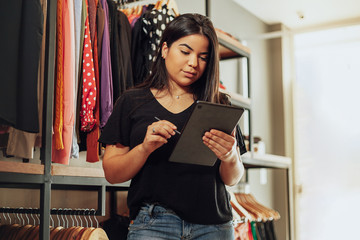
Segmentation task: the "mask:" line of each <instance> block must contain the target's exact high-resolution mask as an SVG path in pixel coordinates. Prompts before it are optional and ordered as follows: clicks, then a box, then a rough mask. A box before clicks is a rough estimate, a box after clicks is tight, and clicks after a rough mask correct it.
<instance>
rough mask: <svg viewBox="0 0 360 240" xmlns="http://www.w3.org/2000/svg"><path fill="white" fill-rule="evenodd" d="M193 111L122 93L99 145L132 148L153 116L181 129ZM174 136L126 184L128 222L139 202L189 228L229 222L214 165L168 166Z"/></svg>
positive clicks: (142, 93) (145, 93) (139, 92)
mask: <svg viewBox="0 0 360 240" xmlns="http://www.w3.org/2000/svg"><path fill="white" fill-rule="evenodd" d="M193 106H194V104H193V105H191V106H190V107H189V108H187V109H186V110H184V111H183V112H180V113H177V114H174V113H171V112H169V111H168V110H167V109H165V108H164V107H163V106H162V105H161V104H160V103H159V102H158V101H157V100H156V99H155V97H154V96H153V95H152V93H151V91H150V90H149V89H134V90H129V91H126V92H125V93H124V94H123V95H122V96H121V97H120V98H119V100H118V101H117V103H116V104H115V107H114V110H113V113H112V115H111V116H110V118H109V120H108V122H107V124H106V126H105V127H104V129H103V132H102V134H101V137H100V139H99V141H100V142H102V143H105V144H116V143H120V144H122V145H124V146H128V147H130V149H132V148H134V147H136V146H137V145H139V144H141V143H142V142H143V140H144V137H145V133H146V130H147V127H148V125H150V124H151V123H153V122H154V121H157V120H156V119H155V116H156V117H158V118H160V119H164V120H168V121H170V122H172V123H173V124H175V125H176V126H177V128H178V129H179V130H181V129H182V128H183V126H184V124H185V122H186V120H187V119H188V118H189V116H190V113H191V111H192V108H193ZM237 135H238V136H241V134H237ZM178 137H179V136H178V134H176V135H174V136H172V137H171V138H170V139H169V140H168V143H167V144H164V145H163V146H162V147H160V148H158V149H157V150H155V151H154V152H153V153H152V154H150V156H149V158H148V159H147V161H146V163H145V165H144V166H143V167H142V169H141V170H140V171H139V172H138V173H137V175H136V176H135V177H134V178H133V179H132V181H131V184H130V189H129V193H128V207H129V209H130V219H135V217H136V215H137V214H138V212H139V210H140V207H141V206H142V205H143V203H158V204H160V205H162V206H164V207H167V208H170V209H172V210H173V211H175V212H176V214H177V215H179V216H180V217H181V218H182V219H184V220H186V221H188V222H191V223H197V224H221V223H225V222H227V221H230V220H231V219H232V213H231V205H230V202H229V200H230V197H229V195H228V193H227V191H226V189H225V185H224V183H223V182H222V180H221V178H220V173H219V166H220V160H217V162H216V163H215V165H214V166H212V167H209V166H200V165H193V164H183V163H174V162H169V161H168V158H169V157H170V154H171V152H172V150H173V148H174V147H175V143H176V140H177V138H178ZM239 140H240V141H239ZM239 140H238V144H239V147H240V149H241V153H243V152H246V150H245V146H244V143H243V141H242V139H239Z"/></svg>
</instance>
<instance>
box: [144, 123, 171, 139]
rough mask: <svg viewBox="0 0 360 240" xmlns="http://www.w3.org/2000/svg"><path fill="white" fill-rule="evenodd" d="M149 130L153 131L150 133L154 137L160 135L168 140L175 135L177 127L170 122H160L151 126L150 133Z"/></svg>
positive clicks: (149, 127)
mask: <svg viewBox="0 0 360 240" xmlns="http://www.w3.org/2000/svg"><path fill="white" fill-rule="evenodd" d="M149 129H150V130H151V132H150V133H151V134H152V135H160V136H163V137H164V138H166V139H168V138H170V137H171V136H173V135H175V131H174V130H175V129H176V126H175V125H174V124H172V123H171V122H169V121H166V120H160V121H157V122H154V123H152V124H151V125H149V126H148V131H149Z"/></svg>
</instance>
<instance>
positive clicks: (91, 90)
mask: <svg viewBox="0 0 360 240" xmlns="http://www.w3.org/2000/svg"><path fill="white" fill-rule="evenodd" d="M86 8H87V4H86ZM82 69H83V74H82V76H83V80H82V81H83V86H82V100H81V111H80V119H81V130H82V131H84V132H89V131H91V130H92V129H93V127H94V125H95V123H96V120H95V119H94V112H93V111H94V107H95V102H96V91H97V90H96V82H95V72H94V60H93V55H92V48H91V39H90V25H89V16H88V17H87V18H86V20H85V36H84V48H83V66H82Z"/></svg>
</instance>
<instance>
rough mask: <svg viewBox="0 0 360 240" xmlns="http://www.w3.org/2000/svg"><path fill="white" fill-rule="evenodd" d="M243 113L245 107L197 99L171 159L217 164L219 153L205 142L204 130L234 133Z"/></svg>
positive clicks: (207, 164) (208, 164)
mask: <svg viewBox="0 0 360 240" xmlns="http://www.w3.org/2000/svg"><path fill="white" fill-rule="evenodd" d="M243 113H244V109H243V108H239V107H234V106H228V105H222V104H215V103H209V102H204V101H197V102H196V103H195V106H194V108H193V111H192V113H191V115H190V117H189V119H188V120H187V122H186V124H185V126H184V128H183V129H182V131H181V135H180V137H179V139H178V141H177V143H176V145H175V148H174V150H173V152H172V153H171V155H170V158H169V161H170V162H178V163H189V164H198V165H205V166H213V165H214V164H215V162H216V159H217V157H216V155H215V154H214V153H213V152H212V151H211V150H210V149H209V148H208V147H207V146H206V145H205V144H204V143H203V140H202V137H203V136H204V133H205V132H206V131H209V130H210V129H217V130H220V131H223V132H225V133H227V134H231V133H232V131H233V130H234V129H235V127H236V124H237V123H238V122H239V120H240V117H241V115H242V114H243Z"/></svg>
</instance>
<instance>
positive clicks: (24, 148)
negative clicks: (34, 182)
mask: <svg viewBox="0 0 360 240" xmlns="http://www.w3.org/2000/svg"><path fill="white" fill-rule="evenodd" d="M40 2H41V7H42V10H43V14H44V22H43V36H42V46H41V52H40V59H39V63H40V64H39V71H38V115H39V133H28V132H24V131H21V130H18V129H15V128H12V127H11V128H10V130H9V140H8V146H7V149H6V154H8V155H13V156H15V157H19V158H28V159H31V158H33V157H34V155H33V153H34V147H35V146H36V147H41V136H42V112H43V99H44V79H45V44H46V17H47V14H46V13H47V0H41V1H40Z"/></svg>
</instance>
